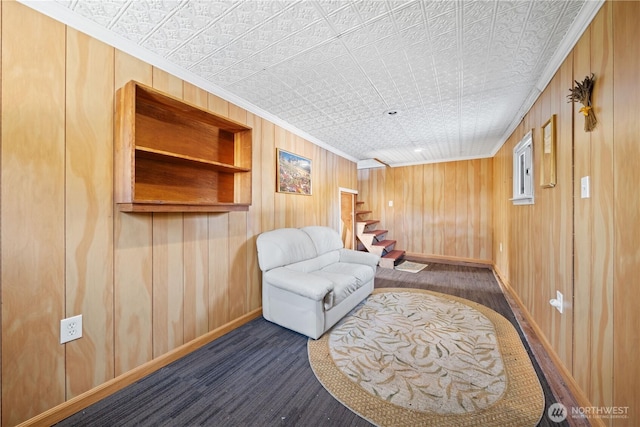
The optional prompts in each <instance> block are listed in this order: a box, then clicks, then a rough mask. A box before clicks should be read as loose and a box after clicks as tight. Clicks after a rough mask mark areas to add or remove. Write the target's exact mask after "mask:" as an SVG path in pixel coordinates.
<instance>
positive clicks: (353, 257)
mask: <svg viewBox="0 0 640 427" xmlns="http://www.w3.org/2000/svg"><path fill="white" fill-rule="evenodd" d="M379 260H380V256H379V255H376V254H372V253H371V252H361V251H354V250H352V249H340V262H350V263H354V264H364V265H368V266H370V267H373V269H374V270H375V268H376V266H377V265H378V261H379Z"/></svg>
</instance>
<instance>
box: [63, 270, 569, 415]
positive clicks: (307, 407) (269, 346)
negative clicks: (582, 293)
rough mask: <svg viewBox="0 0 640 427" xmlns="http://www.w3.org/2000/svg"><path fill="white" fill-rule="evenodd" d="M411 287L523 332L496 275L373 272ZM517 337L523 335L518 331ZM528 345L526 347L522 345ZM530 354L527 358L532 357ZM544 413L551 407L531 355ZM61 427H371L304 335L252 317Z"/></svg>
mask: <svg viewBox="0 0 640 427" xmlns="http://www.w3.org/2000/svg"><path fill="white" fill-rule="evenodd" d="M388 287H411V288H420V289H428V290H433V291H437V292H442V293H446V294H451V295H456V296H459V297H462V298H466V299H469V300H471V301H475V302H478V303H480V304H483V305H485V306H487V307H489V308H492V309H493V310H495V311H497V312H498V313H500V314H502V315H503V316H504V317H506V318H507V319H508V320H510V321H511V322H512V323H513V324H514V326H516V328H517V329H518V331H519V332H520V333H521V331H520V328H519V327H518V325H517V322H516V321H515V317H514V315H513V312H512V311H511V309H510V307H509V304H508V303H507V301H506V299H505V297H504V295H503V293H502V291H501V289H500V287H499V285H498V284H497V283H496V281H495V278H494V277H493V273H492V272H491V271H490V270H488V269H484V268H476V267H467V266H456V265H447V264H436V263H430V264H429V266H428V267H427V268H426V269H424V270H422V271H421V272H419V273H407V272H401V271H395V270H387V269H380V268H379V269H378V273H377V275H376V288H388ZM521 335H522V334H521ZM525 347H527V349H529V348H528V345H527V343H526V341H525ZM530 354H531V353H530ZM531 357H532V361H533V365H534V367H535V369H536V371H537V373H538V376H539V378H540V383H541V384H542V387H543V390H544V393H545V405H546V406H545V414H543V416H542V419H541V421H540V423H539V426H560V425H568V424H567V423H566V422H564V423H563V424H556V423H553V422H551V421H550V420H549V419H548V418H547V416H546V408H547V407H548V406H549V405H550V404H552V403H554V402H555V399H554V397H553V394H552V393H551V391H550V389H549V386H548V384H547V382H546V379H545V377H544V375H543V373H542V371H541V370H540V368H539V366H538V364H537V363H536V361H535V358H533V356H531ZM58 425H59V426H345V427H347V426H370V425H371V424H370V423H369V422H367V421H366V420H364V419H362V418H360V417H359V416H357V415H355V414H354V413H352V412H351V411H350V410H349V409H347V408H346V407H344V406H343V405H342V404H341V403H339V402H338V401H337V400H335V399H334V398H333V397H332V396H331V395H330V394H329V393H328V392H327V391H326V390H325V389H324V388H323V387H322V385H320V383H319V382H318V380H317V379H316V377H315V375H314V374H313V371H312V370H311V367H310V366H309V361H308V357H307V338H306V337H305V336H303V335H300V334H298V333H296V332H292V331H289V330H287V329H284V328H282V327H280V326H277V325H274V324H272V323H270V322H267V321H266V320H264V319H263V318H258V319H255V320H253V321H251V322H249V323H247V324H246V325H243V326H242V327H240V328H238V329H236V330H234V331H232V332H230V333H228V334H227V335H225V336H223V337H221V338H219V339H217V340H216V341H214V342H212V343H210V344H208V345H206V346H204V347H203V348H201V349H199V350H196V351H195V352H193V353H191V354H189V355H187V356H185V357H183V358H182V359H180V360H178V361H176V362H174V363H172V364H170V365H168V366H166V367H165V368H163V369H161V370H159V371H157V372H155V373H153V374H150V375H149V376H147V377H145V378H143V379H142V380H140V381H138V382H136V383H135V384H132V385H130V386H128V387H126V388H124V389H123V390H120V391H119V392H117V393H115V394H113V395H111V396H109V397H107V398H105V399H103V400H101V401H100V402H98V403H96V404H94V405H92V406H89V407H88V408H86V409H84V410H83V411H81V412H78V413H76V414H74V415H73V416H71V417H69V418H67V419H66V420H64V421H62V422H60V423H59V424H58Z"/></svg>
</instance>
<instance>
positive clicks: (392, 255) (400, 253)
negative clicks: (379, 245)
mask: <svg viewBox="0 0 640 427" xmlns="http://www.w3.org/2000/svg"><path fill="white" fill-rule="evenodd" d="M404 254H405V251H402V250H400V249H394V250H392V251H391V252H389V253H388V254H386V255H384V256H383V257H382V258H390V259H398V258H400V257H401V256H403V255H404Z"/></svg>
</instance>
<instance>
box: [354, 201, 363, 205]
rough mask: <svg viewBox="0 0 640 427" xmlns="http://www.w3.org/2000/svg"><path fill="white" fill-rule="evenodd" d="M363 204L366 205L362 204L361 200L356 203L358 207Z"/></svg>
mask: <svg viewBox="0 0 640 427" xmlns="http://www.w3.org/2000/svg"><path fill="white" fill-rule="evenodd" d="M363 204H364V202H362V201H360V200H358V201H356V205H363Z"/></svg>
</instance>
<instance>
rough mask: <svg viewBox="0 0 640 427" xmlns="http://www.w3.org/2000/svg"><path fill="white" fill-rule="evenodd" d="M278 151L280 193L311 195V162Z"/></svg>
mask: <svg viewBox="0 0 640 427" xmlns="http://www.w3.org/2000/svg"><path fill="white" fill-rule="evenodd" d="M276 150H277V156H276V158H277V161H278V165H277V169H278V172H277V174H278V183H277V187H276V190H277V191H278V193H290V194H302V195H305V196H310V195H311V160H310V159H307V158H306V157H302V156H298V155H297V154H293V153H289V152H288V151H284V150H281V149H279V148H278V149H276Z"/></svg>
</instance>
